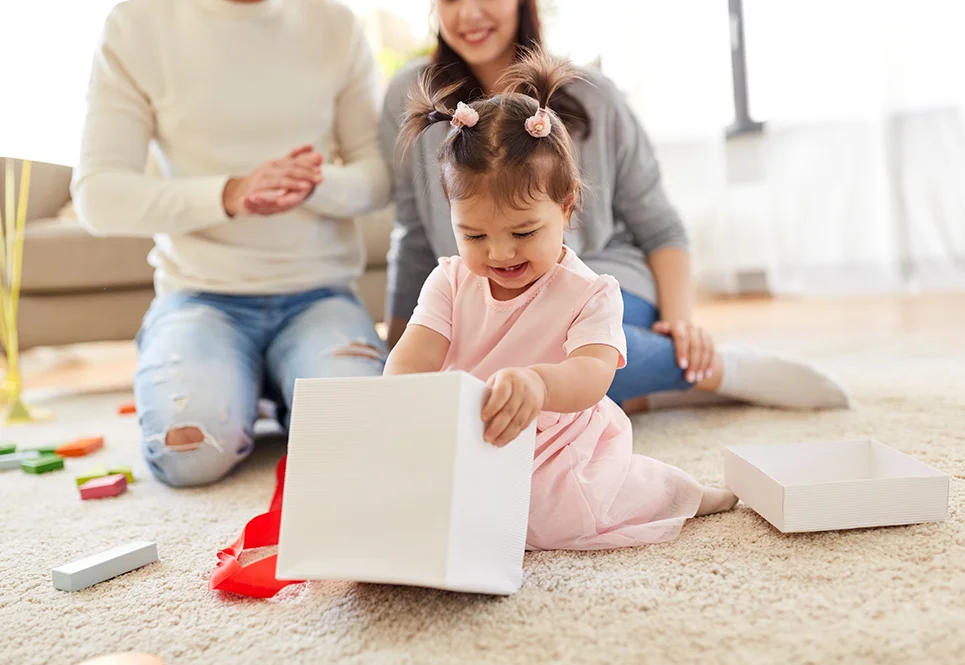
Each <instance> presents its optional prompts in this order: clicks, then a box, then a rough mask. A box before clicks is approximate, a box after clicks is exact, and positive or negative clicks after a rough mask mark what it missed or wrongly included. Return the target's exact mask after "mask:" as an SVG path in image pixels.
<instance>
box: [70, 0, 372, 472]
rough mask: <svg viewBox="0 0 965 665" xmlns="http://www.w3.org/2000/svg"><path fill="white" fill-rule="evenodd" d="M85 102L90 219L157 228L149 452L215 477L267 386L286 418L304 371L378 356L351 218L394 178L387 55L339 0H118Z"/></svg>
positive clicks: (101, 226)
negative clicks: (383, 64)
mask: <svg viewBox="0 0 965 665" xmlns="http://www.w3.org/2000/svg"><path fill="white" fill-rule="evenodd" d="M88 101H89V109H88V113H87V118H86V125H85V129H84V134H83V142H82V147H81V154H80V160H79V163H78V165H77V168H76V169H75V175H74V181H73V183H72V190H73V195H74V200H75V204H76V208H77V211H78V213H79V216H80V218H81V220H82V222H83V223H84V224H85V225H86V226H87V227H88V228H89V229H90V231H91V232H92V233H94V234H98V235H131V236H151V237H153V238H154V240H155V248H154V250H153V251H152V252H151V255H150V259H149V260H150V263H151V265H152V266H153V267H154V268H155V288H156V292H157V296H156V298H155V300H154V302H153V303H152V305H151V308H150V310H149V311H148V313H147V314H146V316H145V318H144V321H143V325H142V328H141V330H140V332H139V333H138V336H137V343H138V350H139V357H138V368H137V373H136V376H135V382H134V393H135V399H136V402H137V409H138V414H139V417H140V424H141V430H142V449H143V452H144V455H145V458H146V459H147V462H148V464H149V466H150V468H151V469H152V471H153V473H154V474H155V475H156V476H157V477H158V478H159V479H160V480H162V481H163V482H165V483H167V484H169V485H172V486H190V485H201V484H206V483H211V482H214V481H216V480H219V479H220V478H222V477H224V476H225V475H226V474H227V473H228V472H229V471H230V470H231V469H232V468H233V467H234V466H235V465H236V464H237V463H238V462H240V461H241V460H242V459H244V458H245V457H246V456H247V455H248V454H249V453H250V452H251V450H252V446H253V427H254V423H255V420H256V418H257V415H258V401H259V399H260V398H261V397H263V396H268V397H271V398H274V399H275V400H277V401H278V402H279V404H280V405H281V406H282V407H283V408H282V413H283V414H286V413H287V408H290V405H291V398H292V392H293V390H294V381H295V379H296V378H297V377H323V376H358V375H377V374H380V373H381V371H382V365H383V359H384V351H385V350H384V347H383V343H382V341H381V339H380V338H379V337H378V335H377V334H376V332H375V329H374V325H373V322H372V320H371V318H370V317H369V315H368V314H367V313H366V311H365V309H364V308H363V307H362V306H361V304H360V303H359V301H358V300H357V299H356V297H355V295H354V293H353V290H352V288H353V282H354V280H355V279H356V278H357V277H358V276H359V275H360V274H361V273H362V271H363V270H364V265H365V256H364V245H363V243H362V240H361V234H360V231H359V229H358V228H357V227H356V224H355V222H354V221H353V219H352V217H353V216H355V215H359V214H361V213H364V212H366V211H369V210H372V209H375V208H378V207H382V206H384V205H386V203H387V202H388V198H389V193H390V191H389V190H390V184H389V176H388V173H387V170H386V166H385V164H384V162H383V161H382V157H381V154H380V151H379V144H378V132H379V113H380V105H381V90H380V82H379V75H378V70H377V69H376V65H375V62H374V59H373V56H372V54H371V51H370V49H369V46H368V44H367V42H366V38H365V35H364V33H363V31H362V28H361V25H360V24H359V22H358V21H357V19H356V18H355V16H354V15H353V14H352V12H351V10H349V9H348V8H347V7H345V6H344V5H342V4H339V3H338V2H336V1H335V0H126V1H125V2H122V3H121V4H119V5H117V6H116V7H115V8H114V10H113V11H112V12H111V14H110V16H109V17H108V19H107V21H106V23H105V26H104V31H103V35H102V38H101V40H100V43H99V44H98V47H97V51H96V53H95V56H94V61H93V68H92V72H91V78H90V89H89V93H88ZM335 146H337V153H336V152H335V150H336V149H335ZM336 155H337V157H338V158H339V159H338V160H337V163H335V161H333V157H335V156H336ZM149 157H150V158H151V159H150V162H151V163H152V165H154V166H156V169H155V170H156V171H157V172H158V173H157V174H156V175H154V174H148V173H147V172H146V165H147V164H148V162H149ZM286 407H287V408H286Z"/></svg>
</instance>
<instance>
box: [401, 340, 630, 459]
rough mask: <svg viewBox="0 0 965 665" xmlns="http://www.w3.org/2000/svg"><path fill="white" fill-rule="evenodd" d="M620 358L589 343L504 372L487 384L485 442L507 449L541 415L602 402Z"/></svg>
mask: <svg viewBox="0 0 965 665" xmlns="http://www.w3.org/2000/svg"><path fill="white" fill-rule="evenodd" d="M403 339H405V337H403ZM400 344H401V343H400ZM396 348H398V347H396ZM619 356H620V352H619V351H617V350H616V349H615V348H614V347H612V346H608V345H606V344H588V345H586V346H581V347H579V348H578V349H575V350H573V352H572V353H570V355H569V356H567V358H566V360H564V361H563V362H561V363H555V364H544V365H531V366H530V367H509V368H507V369H501V370H499V371H498V372H496V373H495V374H493V375H492V376H491V377H489V381H488V382H487V384H488V385H489V388H490V394H489V397H488V398H487V399H486V402H485V404H484V405H483V410H482V419H483V422H484V423H485V424H486V428H485V433H484V435H483V436H484V438H485V440H486V441H488V442H489V443H492V444H494V445H496V446H499V447H502V446H505V445H506V444H508V443H509V442H510V441H512V440H513V439H515V438H516V437H517V436H519V433H520V432H522V431H523V430H524V429H526V428H527V427H529V425H530V423H532V422H533V419H534V418H536V417H537V416H538V415H539V412H540V411H555V412H557V413H574V412H578V411H583V410H584V409H588V408H590V407H592V406H593V405H594V404H597V403H599V402H600V400H601V399H603V396H604V395H606V391H607V390H609V388H610V382H611V381H613V374H614V372H616V367H617V363H618V361H619Z"/></svg>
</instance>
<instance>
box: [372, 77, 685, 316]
mask: <svg viewBox="0 0 965 665" xmlns="http://www.w3.org/2000/svg"><path fill="white" fill-rule="evenodd" d="M427 64H428V60H427V59H420V60H417V61H415V62H412V63H410V64H409V65H408V66H407V67H405V68H404V69H403V70H402V71H401V72H399V73H398V74H397V75H396V76H395V78H394V79H393V80H392V81H391V83H390V84H389V88H388V92H387V94H386V99H385V108H384V111H383V115H382V127H381V143H382V152H383V155H384V156H385V158H386V161H387V162H389V163H390V164H392V166H393V171H394V199H395V204H396V218H395V223H394V228H393V230H392V241H391V245H390V250H389V256H388V259H389V270H388V273H389V275H388V300H387V304H386V310H387V311H386V315H387V316H388V317H398V318H401V319H405V320H407V319H408V318H409V317H410V316H411V314H412V311H413V309H415V305H416V302H417V301H418V298H419V292H420V291H421V289H422V285H423V283H424V282H425V280H426V278H427V277H428V276H429V273H430V272H431V271H432V269H433V268H435V266H436V264H437V262H438V259H439V257H443V256H454V255H456V254H458V249H457V247H456V239H455V235H454V232H453V230H452V225H451V221H450V217H449V203H448V201H447V200H446V197H445V194H443V191H442V185H441V184H440V182H439V162H438V159H437V155H438V151H439V146H440V145H441V143H442V141H443V139H444V138H445V136H446V132H447V131H448V129H449V127H448V124H447V123H436V124H434V125H432V126H431V127H430V128H429V129H428V130H426V132H425V133H424V134H423V135H422V136H421V137H420V138H419V139H418V140H417V141H416V143H415V144H414V145H413V146H412V148H411V149H410V150H409V152H408V154H407V155H406V159H405V161H404V162H401V163H400V161H399V160H398V159H397V158H396V157H397V153H396V139H397V137H398V134H399V119H400V117H401V114H402V111H403V108H404V104H405V101H406V98H407V96H408V92H409V90H410V89H411V86H412V85H413V84H414V83H415V82H416V80H417V78H418V76H419V75H420V73H421V72H422V71H423V70H424V69H425V67H426V65H427ZM580 71H581V73H582V74H583V76H585V77H586V79H587V80H586V81H576V82H574V83H572V84H571V85H570V87H569V88H568V90H569V91H570V93H571V94H572V95H574V96H575V97H577V98H578V99H579V100H580V102H582V103H583V106H584V107H585V108H586V111H587V113H588V115H589V118H590V137H589V138H588V139H586V140H577V142H576V147H577V159H578V162H579V166H580V170H581V173H582V174H583V179H584V181H585V183H586V185H587V187H586V192H585V196H584V201H583V206H582V209H581V210H579V211H578V212H577V213H576V214H574V215H573V220H572V222H571V224H570V226H571V227H572V230H571V231H568V232H567V233H566V234H565V237H564V241H565V242H566V244H567V246H569V247H570V249H572V250H574V251H575V252H576V253H577V255H578V256H579V257H580V258H581V259H582V260H583V261H584V262H585V263H586V264H587V265H588V266H589V267H590V268H591V269H592V270H593V271H595V272H596V273H598V274H609V275H613V276H614V277H615V278H616V279H617V281H618V282H619V283H620V285H621V287H622V288H624V289H625V290H627V291H629V292H630V293H633V294H636V295H638V296H640V297H642V298H644V299H646V300H648V301H650V302H652V303H656V288H655V285H654V281H653V275H652V274H651V272H650V269H649V267H648V266H647V264H646V257H647V255H649V254H650V253H652V252H654V251H656V250H658V249H661V248H663V247H679V248H684V249H685V248H686V247H687V236H686V233H685V231H684V227H683V224H681V221H680V217H679V215H678V214H677V212H676V210H674V208H673V206H671V204H670V201H668V200H667V196H666V194H665V193H664V190H663V187H662V186H661V184H660V170H659V168H658V166H657V160H656V158H655V157H654V153H653V147H652V145H651V143H650V140H649V138H648V137H647V135H646V133H645V132H644V130H643V128H642V127H641V126H640V123H639V122H638V121H637V119H636V117H635V116H634V115H633V112H632V111H631V109H630V107H629V105H628V104H627V102H626V100H625V99H624V96H623V94H622V93H621V92H620V91H619V90H618V89H617V88H616V86H614V85H613V83H612V82H611V81H610V80H609V79H607V78H606V77H605V76H603V75H602V74H601V73H600V72H599V71H596V70H592V69H581V70H580Z"/></svg>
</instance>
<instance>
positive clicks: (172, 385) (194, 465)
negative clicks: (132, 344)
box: [134, 293, 263, 487]
mask: <svg viewBox="0 0 965 665" xmlns="http://www.w3.org/2000/svg"><path fill="white" fill-rule="evenodd" d="M224 302H225V299H224V298H221V297H217V296H213V297H206V296H204V295H191V294H181V293H174V294H169V295H166V296H161V297H159V298H157V299H156V300H155V301H154V303H153V304H152V305H151V309H150V310H149V311H148V313H147V315H146V316H145V319H144V325H143V326H142V328H141V331H140V332H139V333H138V338H137V342H138V351H139V353H138V364H137V372H136V374H135V378H134V398H135V401H136V403H137V413H138V417H139V421H140V425H141V447H142V450H143V453H144V457H145V459H146V460H147V463H148V466H149V467H150V469H151V471H152V473H153V474H154V475H155V476H156V477H157V478H158V479H159V480H161V481H162V482H164V483H166V484H168V485H171V486H173V487H188V486H193V485H204V484H208V483H213V482H215V481H217V480H219V479H221V478H222V477H224V476H225V475H226V474H227V473H228V472H229V471H230V470H231V469H232V468H233V467H234V466H235V465H236V464H238V462H240V461H241V460H243V459H244V458H245V457H247V456H248V454H249V453H250V452H251V449H252V447H253V434H254V432H253V430H254V423H255V420H256V418H257V415H258V396H259V395H260V393H261V387H262V383H263V370H262V361H261V354H260V352H259V349H258V346H257V344H256V342H255V341H254V340H253V339H252V336H251V335H250V334H248V331H245V330H244V329H243V328H242V326H241V325H240V324H239V323H238V320H239V318H240V317H238V318H235V317H232V316H230V315H229V314H228V313H227V312H226V311H225V307H224V306H223V303H224Z"/></svg>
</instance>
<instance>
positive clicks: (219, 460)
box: [144, 424, 253, 487]
mask: <svg viewBox="0 0 965 665" xmlns="http://www.w3.org/2000/svg"><path fill="white" fill-rule="evenodd" d="M252 447H253V441H252V435H251V433H250V432H248V431H246V430H245V428H242V427H219V428H218V429H217V431H215V430H212V429H208V428H206V427H204V426H202V425H194V424H192V425H184V426H178V427H172V428H170V429H168V430H167V432H166V433H164V434H163V435H158V436H153V437H148V438H147V439H146V440H145V442H144V453H145V458H146V460H147V463H148V466H150V468H151V472H152V473H153V474H154V475H155V477H157V478H158V480H160V481H161V482H163V483H165V484H167V485H170V486H171V487H196V486H200V485H210V484H212V483H215V482H217V481H219V480H221V479H222V478H224V477H225V476H226V475H227V474H228V472H230V471H231V469H233V468H234V467H235V465H236V464H238V462H240V461H241V460H242V459H244V458H245V457H247V456H248V455H249V453H250V452H251V449H252Z"/></svg>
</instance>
